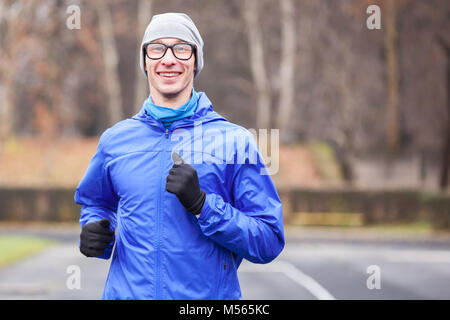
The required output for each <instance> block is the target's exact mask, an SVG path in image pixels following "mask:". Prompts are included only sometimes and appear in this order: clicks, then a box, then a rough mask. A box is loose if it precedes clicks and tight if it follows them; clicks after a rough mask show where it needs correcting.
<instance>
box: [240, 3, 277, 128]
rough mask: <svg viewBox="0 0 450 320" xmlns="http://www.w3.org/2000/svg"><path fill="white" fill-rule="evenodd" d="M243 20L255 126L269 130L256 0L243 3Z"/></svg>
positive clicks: (269, 105) (268, 98) (265, 78)
mask: <svg viewBox="0 0 450 320" xmlns="http://www.w3.org/2000/svg"><path fill="white" fill-rule="evenodd" d="M244 18H245V21H246V24H247V38H248V46H249V54H250V57H249V58H250V65H251V70H252V76H253V81H254V84H255V87H256V94H257V114H256V126H257V127H258V128H261V129H262V128H269V127H270V117H271V114H270V109H271V93H270V86H269V81H268V78H267V72H266V67H265V63H264V48H263V39H262V35H261V28H260V26H259V22H258V0H245V1H244Z"/></svg>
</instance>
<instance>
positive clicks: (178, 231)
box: [75, 13, 284, 299]
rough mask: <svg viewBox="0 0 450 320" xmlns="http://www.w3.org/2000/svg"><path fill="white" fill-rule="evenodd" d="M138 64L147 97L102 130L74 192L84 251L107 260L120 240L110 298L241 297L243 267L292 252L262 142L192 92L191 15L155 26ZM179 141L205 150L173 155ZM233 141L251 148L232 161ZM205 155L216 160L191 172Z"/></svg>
mask: <svg viewBox="0 0 450 320" xmlns="http://www.w3.org/2000/svg"><path fill="white" fill-rule="evenodd" d="M140 64H141V68H142V70H143V72H144V73H145V75H146V77H147V80H148V84H149V88H150V95H149V97H148V98H147V99H146V100H145V101H144V103H143V106H142V109H141V111H140V112H139V113H138V114H137V115H135V116H134V117H133V118H131V119H126V120H124V121H121V122H119V123H117V124H116V125H114V126H113V127H111V128H109V129H108V130H106V131H105V132H104V133H103V135H102V136H101V138H100V141H99V144H98V149H97V152H96V154H95V155H94V157H93V158H92V160H91V162H90V164H89V167H88V169H87V171H86V173H85V175H84V177H83V179H82V181H81V182H80V184H79V186H78V188H77V190H76V192H75V202H76V203H78V204H80V205H82V208H81V217H80V224H81V227H82V231H81V235H80V243H79V246H80V251H81V252H82V253H83V254H84V255H85V256H87V257H98V258H103V259H109V258H110V256H111V253H112V249H113V246H114V243H115V249H114V253H113V254H112V256H113V258H112V262H111V266H110V271H109V274H108V278H107V281H106V284H105V288H104V291H103V296H102V298H103V299H240V298H241V290H240V286H239V281H238V276H237V270H238V268H239V265H240V263H241V262H242V260H243V259H247V260H249V261H251V262H254V263H268V262H270V261H272V260H273V259H275V258H276V257H277V256H278V255H279V253H280V252H281V250H282V249H283V247H284V233H283V217H282V209H281V202H280V199H279V197H278V194H277V192H276V190H275V187H274V185H273V183H272V180H271V178H270V176H269V175H267V174H264V172H266V170H265V169H266V167H265V164H264V161H263V159H262V157H261V155H260V153H259V150H258V148H257V146H256V142H255V141H254V138H253V136H252V135H251V134H250V133H249V132H248V131H247V130H245V129H244V128H242V127H240V126H238V125H236V124H233V123H230V122H228V121H227V120H226V119H225V118H223V117H222V116H221V115H219V114H218V113H216V112H215V111H213V108H212V104H211V101H210V100H209V99H208V98H207V96H206V94H205V93H203V92H196V91H195V90H194V86H193V83H194V79H195V78H196V77H197V76H198V74H199V73H200V71H201V70H202V68H203V40H202V38H201V36H200V33H199V32H198V30H197V28H196V26H195V25H194V23H193V22H192V20H191V19H190V18H189V17H188V16H187V15H185V14H181V13H166V14H160V15H156V16H154V17H153V18H152V20H151V22H150V24H149V26H148V27H147V29H146V31H145V34H144V38H143V40H142V44H141V47H140ZM199 126H201V127H202V128H203V129H204V130H203V131H202V132H203V133H202V134H194V132H195V131H196V128H197V127H199ZM180 132H182V133H183V134H184V137H186V136H187V137H189V141H188V145H191V144H192V145H196V146H199V145H200V147H201V149H200V150H199V149H198V148H190V147H189V148H183V149H182V157H180V155H179V154H178V153H174V150H176V149H177V146H179V144H178V142H179V140H180V139H179V138H180V135H179V133H180ZM230 132H231V134H230ZM191 133H193V134H191ZM186 134H187V135H186ZM219 137H220V139H218V138H219ZM235 137H242V138H244V140H243V141H245V144H239V143H238V144H237V146H236V147H235V148H234V149H233V148H226V150H225V154H223V148H222V147H223V146H225V145H232V146H233V145H234V140H233V141H231V143H230V141H229V140H230V139H231V138H233V139H234V138H235ZM216 140H217V141H220V142H221V143H219V144H216V145H215V146H216V148H209V147H208V143H207V142H208V141H209V142H210V141H216ZM238 148H242V149H243V150H238ZM219 149H221V150H220V151H219ZM253 149H254V150H256V151H257V152H256V161H253V160H254V159H250V156H249V155H250V154H251V152H250V151H251V150H253ZM242 151H243V152H244V154H246V155H248V157H247V158H244V159H240V160H242V161H237V160H238V158H240V156H238V153H239V152H242ZM198 154H201V155H204V156H206V157H205V158H206V159H211V158H213V159H214V162H213V163H211V162H209V161H203V162H199V163H197V162H194V163H193V162H192V161H191V159H192V158H194V157H195V156H196V155H198ZM221 155H222V156H221ZM202 159H203V158H202Z"/></svg>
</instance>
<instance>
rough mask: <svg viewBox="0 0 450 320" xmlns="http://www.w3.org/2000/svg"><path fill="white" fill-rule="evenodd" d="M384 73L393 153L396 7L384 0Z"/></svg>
mask: <svg viewBox="0 0 450 320" xmlns="http://www.w3.org/2000/svg"><path fill="white" fill-rule="evenodd" d="M385 4H386V15H385V16H386V19H385V21H386V36H385V50H386V58H387V63H386V73H387V89H388V96H387V106H386V117H387V119H386V124H387V145H388V148H389V151H390V152H391V153H392V152H395V151H396V150H397V149H398V140H399V138H398V136H399V127H398V112H399V111H398V108H399V105H398V101H399V89H398V84H399V71H398V68H399V67H398V54H397V38H398V31H397V29H398V28H397V5H398V4H396V3H394V0H386V2H385Z"/></svg>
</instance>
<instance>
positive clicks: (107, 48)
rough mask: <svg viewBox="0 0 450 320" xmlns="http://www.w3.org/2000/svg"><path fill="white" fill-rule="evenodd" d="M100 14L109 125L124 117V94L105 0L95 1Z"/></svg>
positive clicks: (112, 30)
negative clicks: (121, 88) (121, 89)
mask: <svg viewBox="0 0 450 320" xmlns="http://www.w3.org/2000/svg"><path fill="white" fill-rule="evenodd" d="M94 3H95V6H96V10H97V14H98V16H99V23H100V34H101V39H102V48H103V59H104V63H105V78H106V79H105V81H106V90H107V96H108V102H107V104H108V106H107V108H108V113H109V114H108V117H109V125H113V124H115V123H116V122H118V121H120V120H122V119H123V111H122V94H121V91H120V80H119V69H118V64H119V54H118V52H117V47H116V41H115V39H114V29H113V24H112V18H111V13H110V11H109V8H108V6H107V5H106V3H105V1H104V0H97V1H94Z"/></svg>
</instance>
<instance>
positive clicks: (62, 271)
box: [0, 228, 450, 300]
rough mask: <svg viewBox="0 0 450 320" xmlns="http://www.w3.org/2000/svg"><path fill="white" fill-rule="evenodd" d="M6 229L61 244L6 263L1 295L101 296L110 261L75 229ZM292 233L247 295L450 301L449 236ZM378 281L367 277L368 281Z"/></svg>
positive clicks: (255, 275)
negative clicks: (76, 283)
mask: <svg viewBox="0 0 450 320" xmlns="http://www.w3.org/2000/svg"><path fill="white" fill-rule="evenodd" d="M0 231H2V232H5V230H1V228H0ZM7 232H10V233H27V234H34V235H40V236H47V237H51V238H55V239H59V242H58V243H57V244H55V245H54V246H52V247H49V248H47V249H45V250H44V251H42V252H40V253H39V254H36V255H34V256H32V257H29V258H27V259H26V260H24V261H21V262H19V263H15V264H13V265H10V266H8V267H4V268H1V269H0V299H99V298H100V296H101V293H102V289H103V284H104V282H105V279H106V275H107V271H108V268H109V261H105V260H100V259H88V258H85V257H84V256H82V255H81V254H80V253H79V251H78V248H77V242H78V233H79V230H78V229H77V228H69V229H51V230H50V229H48V230H45V229H42V228H39V229H36V228H28V229H25V230H24V229H14V228H13V229H11V228H8V231H7ZM286 234H287V237H286V239H287V242H286V248H285V250H284V251H283V252H282V254H281V255H280V256H279V257H278V258H277V259H276V260H275V261H273V262H272V263H270V264H267V265H256V264H252V263H249V262H245V261H244V262H243V264H242V265H241V267H240V269H239V278H240V283H241V288H242V293H243V298H244V299H286V300H288V299H450V285H449V284H450V239H449V238H448V237H432V238H429V237H411V236H409V237H395V236H390V237H387V236H385V235H381V234H373V233H372V234H370V233H361V232H353V231H352V229H350V230H349V231H348V232H343V231H342V230H337V229H331V230H330V229H296V230H292V231H288V232H287V233H286ZM70 266H77V267H79V270H80V275H81V277H80V285H81V288H80V289H76V288H74V289H69V288H68V286H67V282H68V279H69V280H70V279H71V276H72V275H73V273H72V272H73V270H71V269H70ZM68 268H69V269H68ZM368 268H369V269H368ZM374 270H375V272H374ZM68 272H69V273H68ZM376 272H379V276H380V277H379V280H380V281H379V283H378V284H379V289H377V288H374V289H369V288H368V279H369V278H370V277H371V278H370V279H372V280H374V276H375V275H376V274H375V273H376ZM376 283H377V282H376V281H375V280H374V281H369V286H370V285H371V284H372V286H373V285H375V284H376ZM70 284H73V283H72V282H70V281H69V287H70Z"/></svg>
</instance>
